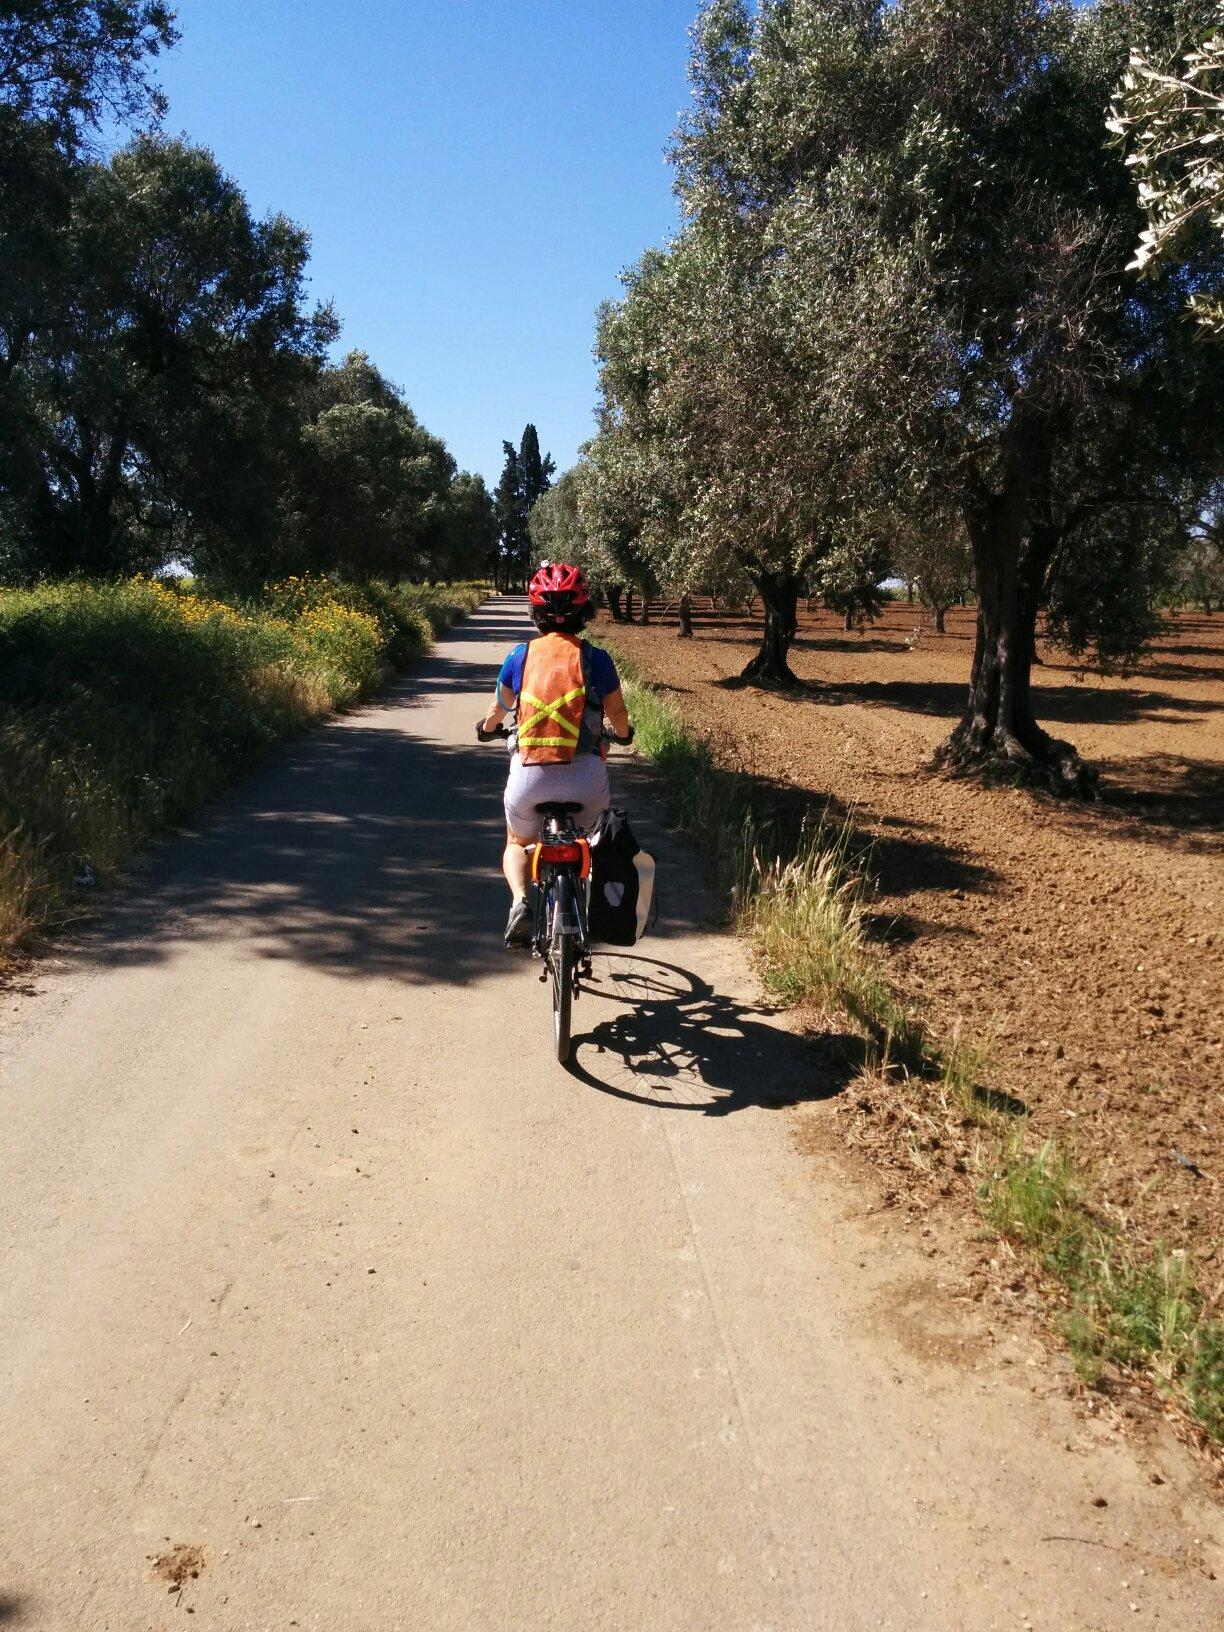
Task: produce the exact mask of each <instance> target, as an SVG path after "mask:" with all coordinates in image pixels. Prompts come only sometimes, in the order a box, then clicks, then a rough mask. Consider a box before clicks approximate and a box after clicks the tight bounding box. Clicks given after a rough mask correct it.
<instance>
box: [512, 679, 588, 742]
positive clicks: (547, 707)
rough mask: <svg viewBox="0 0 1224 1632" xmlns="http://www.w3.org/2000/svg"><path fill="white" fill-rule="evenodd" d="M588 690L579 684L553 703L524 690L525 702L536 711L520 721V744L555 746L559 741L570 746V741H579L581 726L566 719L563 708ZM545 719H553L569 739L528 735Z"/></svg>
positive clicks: (583, 695) (584, 694) (523, 697)
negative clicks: (528, 717) (562, 711)
mask: <svg viewBox="0 0 1224 1632" xmlns="http://www.w3.org/2000/svg"><path fill="white" fill-rule="evenodd" d="M586 691H587V688H586V687H585V686H577V687H575V689H574V690H573V691H567V692H566V694H565V696H564V697H558V698H557V700H556V702H553V703H546V702H544V701H542V699H541V698H539V697H533V696H532V695H531V693H530V692H527V691H525V692H523V694H522V700H523V702H525V703H527V704H529V706H530V707H532V708H534V709H535V710H536V712H535V713H534V714H533V715H532V716H531V717H530V719H526V720H523V721H522V722H521V723H520V725H519V729H518V740H519V742H520V744H521V745H522V746H523V747H525V748H554V747H556V745H557V744H558V743H560V744H561V745H562V746H564V747H566V748H568V747H569V746H570V741H573V742H575V743H576V742H577V741H578V735H579V729H580V728H579V727H578V726H577V725H575V724H574V723H573V721H572V720H567V719H565V718H564V717H563V716H562V714H561V710H562V709H563V708H564V707H565V705H566V704H567V703H572V702H576V701H577V699H578V698H579V697H585V696H586ZM545 720H551V721H552V723H553V724H554V725H559V726H560V727H561V729H562V731H564V732H566V733H567V734H568V738H569V740H567V738H566V737H564V736H561V737H531V736H528V735H527V733H528V732H529V731H534V730H535V729H536V727H537V726H539V725H542V724H543V722H544V721H545Z"/></svg>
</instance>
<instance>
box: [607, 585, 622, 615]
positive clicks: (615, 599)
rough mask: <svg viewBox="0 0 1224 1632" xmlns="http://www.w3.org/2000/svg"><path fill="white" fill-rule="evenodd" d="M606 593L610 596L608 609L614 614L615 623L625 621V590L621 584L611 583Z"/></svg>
mask: <svg viewBox="0 0 1224 1632" xmlns="http://www.w3.org/2000/svg"><path fill="white" fill-rule="evenodd" d="M604 593H605V594H606V595H607V597H608V611H609V612H611V614H612V622H613V623H624V622H625V606H624V600H625V591H624V589H623V588H622V587H621V585H620V584H609V585H608V586H607V589H606V590H605V591H604Z"/></svg>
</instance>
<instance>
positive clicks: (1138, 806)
mask: <svg viewBox="0 0 1224 1632" xmlns="http://www.w3.org/2000/svg"><path fill="white" fill-rule="evenodd" d="M1105 774H1106V780H1105V781H1104V782H1103V784H1102V787H1101V806H1102V810H1103V812H1104V813H1105V814H1107V815H1109V814H1113V815H1117V816H1120V817H1124V818H1127V819H1128V820H1127V826H1126V831H1127V836H1128V837H1131V838H1136V839H1141V840H1144V841H1147V842H1150V843H1166V842H1167V841H1168V840H1169V838H1170V837H1175V836H1181V835H1185V834H1195V833H1202V834H1204V835H1206V837H1207V842H1208V843H1210V844H1211V846H1212V847H1213V848H1214V847H1215V846H1216V845H1218V844H1219V843H1220V840H1221V827H1222V825H1224V824H1222V822H1221V812H1224V767H1221V766H1220V765H1219V764H1218V763H1217V762H1215V761H1214V760H1203V759H1187V758H1185V757H1183V756H1182V755H1180V754H1142V755H1138V756H1136V757H1133V758H1130V759H1115V760H1111V761H1110V762H1109V764H1108V766H1107V767H1106V771H1105Z"/></svg>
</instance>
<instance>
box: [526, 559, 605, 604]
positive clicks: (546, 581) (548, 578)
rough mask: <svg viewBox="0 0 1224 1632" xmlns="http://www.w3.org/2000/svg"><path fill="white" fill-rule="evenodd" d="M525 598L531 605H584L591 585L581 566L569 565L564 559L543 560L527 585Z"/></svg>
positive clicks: (588, 596) (588, 598)
mask: <svg viewBox="0 0 1224 1632" xmlns="http://www.w3.org/2000/svg"><path fill="white" fill-rule="evenodd" d="M527 598H528V599H529V600H530V602H531V604H532V606H549V607H556V606H585V605H586V604H587V602H588V601H589V600H590V598H591V586H590V584H589V583H588V582H587V575H586V573H585V572H583V570H582V568H581V567H571V566H570V565H569V564H568V563H567V562H565V561H545V562H544V564H543V565H542V566H540V567H538V568H537V569H536V572H535V574H534V576H533V577H532V580H531V582H530V583H529V584H528V586H527Z"/></svg>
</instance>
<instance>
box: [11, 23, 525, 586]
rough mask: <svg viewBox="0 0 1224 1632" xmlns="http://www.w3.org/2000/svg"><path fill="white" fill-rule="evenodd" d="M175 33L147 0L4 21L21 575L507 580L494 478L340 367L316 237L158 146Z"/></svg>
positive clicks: (14, 536)
mask: <svg viewBox="0 0 1224 1632" xmlns="http://www.w3.org/2000/svg"><path fill="white" fill-rule="evenodd" d="M175 40H176V34H175V29H174V22H173V14H172V12H171V11H170V10H169V9H168V8H167V7H166V6H163V5H160V4H155V3H151V0H105V3H104V0H94V3H80V0H26V3H24V4H21V5H9V6H4V7H0V581H8V582H21V581H29V580H32V579H36V578H40V577H58V576H64V575H69V574H87V575H91V576H114V575H119V574H124V573H131V572H135V571H150V570H155V569H157V568H159V567H161V566H163V565H164V564H166V563H167V562H171V561H178V562H181V563H184V564H186V565H189V566H191V567H192V568H194V569H197V570H200V571H207V572H210V573H213V574H217V575H222V576H225V577H229V578H231V579H233V580H235V581H260V580H263V579H266V578H269V577H274V576H283V575H285V574H287V573H291V572H301V571H306V570H316V571H322V572H331V571H338V572H343V573H345V574H347V575H349V576H353V577H371V576H376V575H377V576H383V577H389V578H400V577H405V576H408V577H413V578H421V577H432V578H441V577H458V576H470V575H475V574H477V573H479V574H484V573H486V572H487V571H488V567H489V562H490V559H491V557H492V554H493V550H494V542H495V532H496V527H495V518H494V512H493V505H492V500H491V498H490V496H489V494H488V493H487V491H486V490H485V487H484V483H483V481H482V480H481V479H480V477H478V476H471V475H467V474H465V473H461V472H458V471H457V470H456V467H455V462H454V460H453V459H452V458H451V456H450V454H449V453H448V452H447V450H446V448H445V446H444V444H443V443H442V442H441V441H440V439H439V438H438V437H436V436H434V435H432V434H431V433H430V432H428V431H427V430H426V429H425V428H424V427H423V426H422V425H421V424H420V422H419V421H418V420H417V418H416V416H415V415H414V414H413V412H412V410H411V408H410V407H409V406H408V404H407V402H406V401H405V400H404V398H403V395H402V394H401V392H400V391H399V390H398V389H397V388H396V387H395V386H393V385H392V384H391V383H390V382H389V381H388V380H387V379H386V378H385V376H384V375H383V374H381V373H380V371H379V370H378V369H377V368H376V367H375V365H374V364H373V363H372V362H371V361H370V359H369V358H368V357H366V356H365V355H364V354H363V353H361V352H351V353H350V354H349V355H348V356H347V357H345V358H344V360H343V361H342V362H340V363H338V364H337V363H332V362H330V361H329V359H328V351H329V347H330V346H331V345H332V343H333V342H334V341H335V339H336V337H337V335H338V332H339V323H338V321H337V318H336V315H335V313H334V311H333V310H332V309H331V307H329V306H317V305H316V306H312V305H310V304H309V303H308V301H307V299H306V295H305V276H306V266H307V258H308V252H309V239H308V236H307V234H306V233H305V232H304V231H303V230H302V229H301V228H300V227H298V226H296V225H295V224H294V223H293V222H291V221H289V220H288V219H286V218H285V217H284V216H282V215H273V216H270V217H268V218H266V219H264V220H257V219H256V218H254V217H253V216H252V214H251V211H250V208H249V206H248V204H247V201H246V198H245V197H244V195H243V193H242V190H241V188H240V187H239V186H238V185H237V183H236V182H234V181H233V180H232V179H231V178H230V177H228V176H227V175H225V174H224V172H223V171H222V170H221V169H220V167H219V166H218V164H217V162H216V160H215V159H214V158H213V156H212V154H210V153H209V152H207V151H206V150H204V149H203V148H199V147H195V146H192V145H191V144H189V143H188V142H186V141H183V140H178V139H171V138H169V137H167V136H164V135H162V134H160V133H159V132H158V130H157V122H158V120H159V118H160V115H161V113H162V111H163V102H162V98H161V95H160V93H159V92H158V90H157V88H156V86H155V84H154V82H153V80H152V78H151V69H152V67H153V64H154V59H155V58H156V56H157V55H158V53H159V52H161V51H162V50H165V49H167V48H169V47H171V46H172V45H173V44H174V43H175ZM115 122H120V123H126V124H128V125H130V126H137V127H139V133H138V134H137V135H135V137H134V138H133V139H132V140H131V141H130V142H129V143H128V145H127V146H125V147H123V148H121V149H120V150H119V151H118V152H116V153H114V154H113V156H110V157H105V156H103V155H102V154H101V153H100V152H99V150H98V140H97V133H98V131H99V129H100V128H101V127H102V125H103V124H104V123H115Z"/></svg>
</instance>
